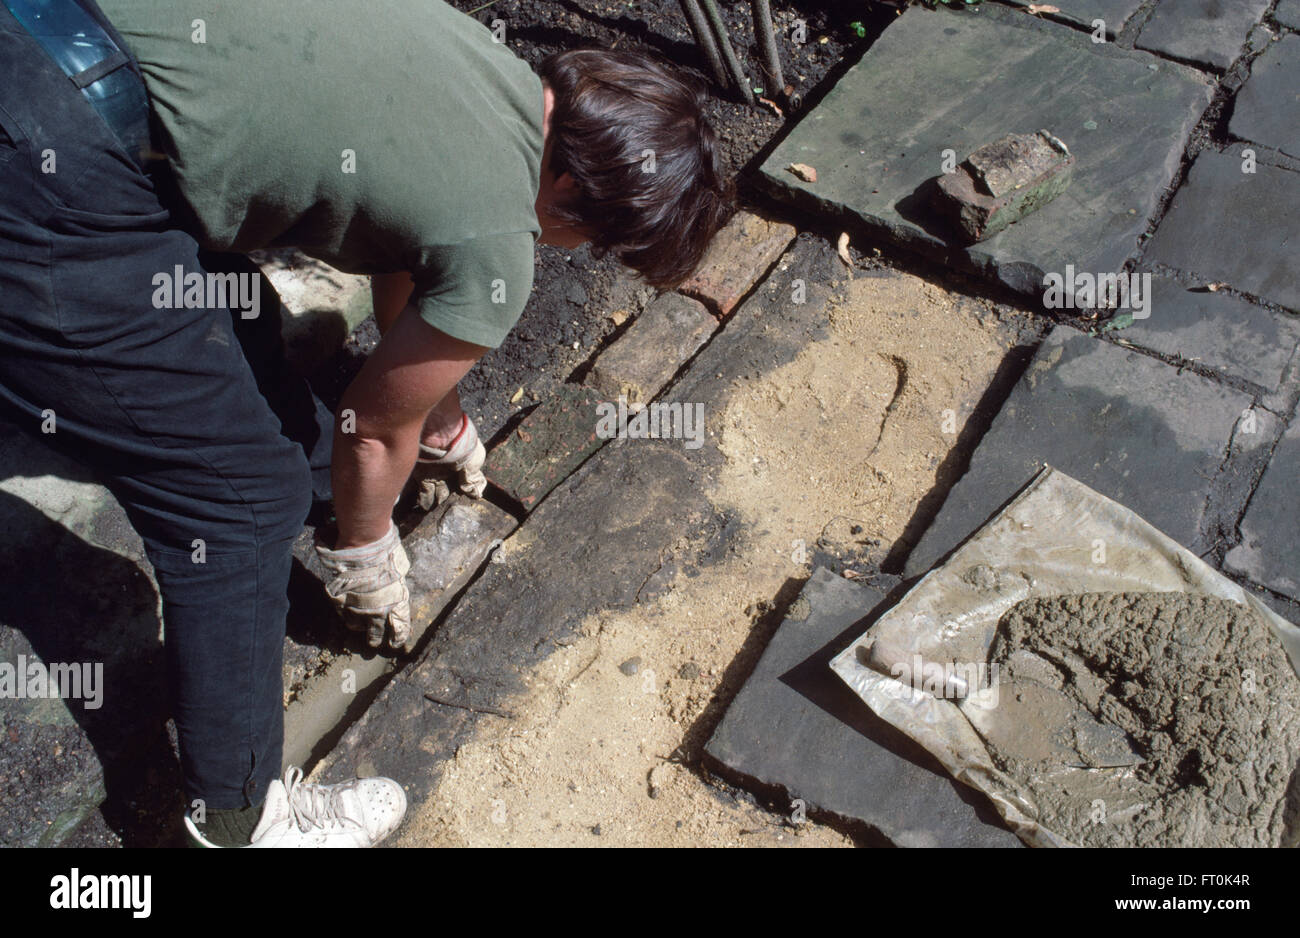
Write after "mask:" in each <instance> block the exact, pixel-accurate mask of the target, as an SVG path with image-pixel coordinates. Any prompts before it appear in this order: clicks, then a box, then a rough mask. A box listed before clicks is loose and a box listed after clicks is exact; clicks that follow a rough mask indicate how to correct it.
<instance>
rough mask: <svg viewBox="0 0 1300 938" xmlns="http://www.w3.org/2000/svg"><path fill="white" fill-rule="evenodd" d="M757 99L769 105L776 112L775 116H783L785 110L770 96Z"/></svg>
mask: <svg viewBox="0 0 1300 938" xmlns="http://www.w3.org/2000/svg"><path fill="white" fill-rule="evenodd" d="M758 100H759V101H760V102H761V103H763V104H766V105H767V106H768V107H770V108H771V109H772V110H773V111H774V112H775V113H776V116H777V117H785V111H783V110H781V108H780V107H779V106H778V105H777V103H776V102H775V101H773V100H772V99H771V98H759V99H758Z"/></svg>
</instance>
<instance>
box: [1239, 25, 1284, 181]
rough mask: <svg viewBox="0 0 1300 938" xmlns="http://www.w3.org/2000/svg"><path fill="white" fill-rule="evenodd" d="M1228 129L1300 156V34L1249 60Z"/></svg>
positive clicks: (1242, 136) (1272, 44)
mask: <svg viewBox="0 0 1300 938" xmlns="http://www.w3.org/2000/svg"><path fill="white" fill-rule="evenodd" d="M1228 132H1229V133H1231V134H1232V135H1233V136H1234V137H1240V138H1241V139H1243V140H1251V141H1254V142H1255V143H1262V144H1264V145H1265V146H1268V147H1273V148H1275V149H1278V150H1281V151H1283V152H1284V153H1288V154H1290V155H1291V156H1300V36H1296V35H1290V36H1283V37H1282V38H1281V39H1279V40H1278V41H1277V42H1273V43H1270V44H1269V47H1268V49H1266V50H1265V51H1264V54H1263V55H1261V56H1260V57H1259V58H1257V59H1256V60H1255V61H1254V62H1253V63H1252V64H1251V67H1250V78H1249V79H1248V80H1247V81H1246V84H1245V86H1244V87H1242V89H1241V90H1240V91H1239V92H1237V100H1236V103H1235V104H1234V105H1233V111H1232V120H1231V121H1229V123H1228Z"/></svg>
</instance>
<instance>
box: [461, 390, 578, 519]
mask: <svg viewBox="0 0 1300 938" xmlns="http://www.w3.org/2000/svg"><path fill="white" fill-rule="evenodd" d="M598 403H600V395H599V394H597V393H596V391H595V390H593V389H592V388H588V387H584V386H582V385H578V384H565V385H561V386H560V387H559V388H558V389H557V390H556V392H555V395H554V396H553V397H551V398H549V399H547V400H545V401H543V402H542V404H541V405H540V406H538V407H537V409H536V410H534V411H533V412H532V413H531V414H529V415H528V416H527V417H525V418H524V421H523V422H522V423H521V424H520V425H519V426H518V427H516V428H515V429H514V431H513V432H512V433H511V434H510V436H508V437H507V438H506V439H505V440H504V441H502V442H501V443H499V444H497V446H495V447H493V449H492V452H490V453H489V454H488V458H487V465H486V466H485V467H484V472H485V473H486V474H487V477H488V479H489V480H490V481H491V482H492V483H493V484H495V485H497V486H498V487H500V488H501V489H502V490H503V491H505V493H506V494H507V495H509V496H510V497H511V498H513V499H515V500H516V501H517V502H519V504H521V505H522V506H523V507H524V508H525V509H526V510H529V511H531V510H532V509H533V508H534V507H535V506H536V505H537V503H538V502H539V501H541V500H542V499H543V498H545V497H546V494H547V493H548V492H550V490H551V489H553V488H555V486H557V485H558V484H559V483H560V482H562V481H564V479H565V477H566V476H568V475H569V473H571V472H573V470H574V469H577V468H578V466H580V465H582V463H583V460H585V459H586V458H587V457H588V456H590V455H591V454H592V453H594V452H595V451H596V450H597V449H599V448H600V444H601V442H602V441H601V440H600V438H598V437H597V436H596V405H597V404H598Z"/></svg>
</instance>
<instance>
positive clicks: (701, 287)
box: [679, 212, 795, 316]
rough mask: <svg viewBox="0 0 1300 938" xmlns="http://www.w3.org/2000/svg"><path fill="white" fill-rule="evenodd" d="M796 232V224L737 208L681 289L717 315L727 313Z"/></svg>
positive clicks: (764, 271)
mask: <svg viewBox="0 0 1300 938" xmlns="http://www.w3.org/2000/svg"><path fill="white" fill-rule="evenodd" d="M794 236H795V229H794V226H793V225H786V224H783V223H781V222H774V221H768V220H767V219H766V218H760V217H758V216H757V215H754V214H752V213H750V212H737V213H736V216H735V217H734V218H733V219H731V221H729V222H728V223H727V225H726V226H725V227H724V228H723V229H722V230H721V231H719V232H718V235H717V237H715V238H714V239H713V244H711V245H710V246H709V250H708V253H706V254H705V255H704V260H703V261H702V262H701V263H700V266H699V269H698V270H696V272H695V275H694V276H692V277H691V279H689V280H687V281H686V282H685V283H683V284H682V285H681V287H680V288H679V289H680V290H681V292H682V293H685V294H686V295H687V296H690V297H694V298H695V299H697V300H699V301H700V302H702V303H703V304H704V305H705V306H707V307H708V308H709V310H710V311H711V312H713V313H714V315H717V316H726V315H727V314H728V313H730V312H731V311H732V310H733V309H735V308H736V304H737V303H739V302H740V299H741V297H743V296H744V295H745V294H746V293H748V292H749V290H750V288H751V287H752V286H753V285H754V284H755V283H757V282H758V280H759V278H760V277H762V276H763V274H765V273H766V272H767V269H768V268H769V267H771V266H772V264H774V263H775V262H776V259H777V258H778V257H780V256H781V252H783V251H784V250H785V249H786V246H787V245H789V243H790V242H791V241H793V240H794Z"/></svg>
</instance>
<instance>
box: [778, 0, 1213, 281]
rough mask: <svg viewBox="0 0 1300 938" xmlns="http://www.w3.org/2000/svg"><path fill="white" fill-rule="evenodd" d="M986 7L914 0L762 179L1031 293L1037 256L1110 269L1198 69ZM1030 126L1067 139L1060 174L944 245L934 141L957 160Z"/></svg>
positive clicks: (1165, 156) (1191, 104)
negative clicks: (808, 176) (1010, 210)
mask: <svg viewBox="0 0 1300 938" xmlns="http://www.w3.org/2000/svg"><path fill="white" fill-rule="evenodd" d="M981 11H982V12H981V13H980V14H978V15H969V14H965V15H963V14H958V13H953V12H951V11H947V10H943V9H940V10H934V11H931V10H927V9H925V8H923V7H912V8H909V9H908V11H907V12H906V13H905V14H903V15H902V16H901V17H899V18H898V20H897V21H896V22H894V23H893V24H891V25H890V26H889V27H888V28H887V29H886V30H885V32H884V33H883V34H882V35H881V37H880V38H879V39H878V40H877V41H876V43H875V45H874V46H872V47H871V48H870V49H869V50H868V51H867V53H866V54H865V55H864V57H863V59H862V61H861V62H859V63H858V64H857V65H855V66H854V67H853V68H851V69H850V70H849V71H848V72H847V73H846V74H845V75H844V76H843V77H842V78H841V79H840V81H839V82H838V83H837V84H836V86H835V87H834V88H833V89H832V90H831V92H830V93H829V94H828V95H827V97H826V98H825V99H824V100H823V101H822V102H821V104H819V105H818V106H817V107H816V108H815V109H813V110H812V112H811V113H809V114H808V115H807V116H805V117H804V119H803V120H802V121H801V123H800V124H799V125H798V126H797V127H796V128H795V129H794V131H793V132H792V133H791V134H790V136H789V137H788V138H787V139H786V140H785V141H783V142H782V143H781V144H780V145H779V146H778V147H777V148H776V150H775V151H774V152H773V153H772V155H771V156H770V157H769V158H768V160H767V161H766V162H765V163H764V165H763V168H762V176H763V179H764V181H765V185H767V186H768V188H770V189H771V190H773V191H774V193H775V194H776V195H778V196H779V197H784V198H787V199H789V200H791V201H793V202H795V203H796V204H799V205H801V206H803V207H805V208H809V209H812V210H814V211H817V210H820V211H827V212H831V213H835V214H842V213H844V212H849V213H851V214H852V215H854V216H857V217H858V218H860V219H862V221H863V222H865V223H866V225H867V226H868V227H869V228H871V229H872V230H874V231H876V232H879V233H881V234H882V235H884V236H886V237H889V238H891V239H893V240H894V241H896V242H897V243H899V244H901V245H903V246H906V247H909V248H911V249H914V250H918V251H921V252H927V253H931V254H933V255H936V256H938V257H940V258H943V259H945V260H947V261H949V262H953V263H958V264H962V265H964V266H968V267H972V268H974V269H976V270H979V271H982V272H984V273H986V274H987V275H989V276H992V277H994V278H996V279H999V280H1001V281H1003V282H1004V283H1007V284H1008V285H1010V286H1011V287H1012V288H1013V289H1016V290H1020V291H1022V292H1025V293H1030V294H1036V295H1037V294H1041V291H1042V283H1043V274H1044V272H1048V271H1054V272H1061V271H1064V269H1065V266H1066V265H1067V264H1073V265H1075V268H1076V269H1078V270H1088V271H1092V272H1098V273H1100V272H1110V271H1115V270H1118V269H1119V268H1120V267H1121V266H1122V265H1123V264H1124V262H1125V260H1126V259H1127V258H1128V257H1129V256H1130V255H1132V254H1133V253H1134V251H1135V249H1136V245H1137V239H1138V237H1139V235H1140V234H1141V233H1142V232H1143V231H1144V229H1145V227H1146V223H1147V219H1148V218H1149V217H1150V215H1151V214H1152V212H1153V211H1154V209H1155V207H1156V205H1157V202H1158V200H1159V198H1160V197H1161V195H1162V193H1163V192H1164V190H1165V189H1166V187H1167V185H1168V183H1169V181H1170V180H1171V179H1172V178H1173V176H1174V173H1175V172H1176V171H1177V168H1178V166H1179V161H1180V158H1181V154H1182V152H1183V149H1184V143H1185V140H1186V139H1187V136H1188V134H1189V132H1190V130H1191V128H1192V127H1193V126H1194V124H1195V122H1196V120H1197V119H1198V118H1199V116H1200V114H1201V113H1202V112H1203V111H1204V109H1205V106H1206V105H1207V103H1208V102H1209V99H1210V87H1209V85H1208V83H1207V80H1206V78H1205V77H1204V76H1202V75H1199V74H1197V73H1195V72H1194V71H1192V70H1191V69H1187V68H1184V67H1182V66H1178V65H1175V64H1173V63H1169V62H1166V61H1162V60H1159V59H1156V58H1154V57H1152V56H1149V55H1147V54H1145V53H1140V52H1138V53H1135V52H1132V51H1124V50H1119V49H1116V48H1115V47H1114V45H1113V44H1112V43H1102V44H1094V43H1093V42H1092V41H1091V38H1090V37H1089V36H1088V35H1087V34H1086V33H1083V32H1080V31H1078V30H1075V29H1072V28H1070V27H1068V26H1065V25H1062V24H1060V23H1050V22H1043V21H1041V20H1039V19H1038V18H1036V17H1032V16H1026V15H1025V14H1024V13H1022V12H1017V11H1015V10H1012V9H1008V8H999V7H993V6H989V5H988V4H985V5H983V6H982V7H981ZM994 66H996V67H994ZM1040 129H1047V130H1049V131H1051V132H1052V133H1054V134H1056V135H1057V136H1058V137H1060V138H1061V139H1062V140H1063V141H1064V142H1065V143H1066V145H1067V146H1068V147H1069V148H1070V150H1071V152H1072V153H1073V154H1074V155H1075V157H1076V159H1077V161H1078V162H1077V164H1076V166H1075V168H1074V179H1073V182H1072V183H1071V185H1070V188H1069V189H1068V190H1066V191H1065V192H1064V193H1063V194H1062V195H1061V196H1059V197H1058V198H1057V199H1056V200H1054V201H1053V202H1051V203H1050V204H1048V205H1046V206H1045V207H1043V208H1042V209H1040V210H1039V211H1038V212H1035V213H1034V214H1032V215H1030V216H1029V217H1027V218H1025V219H1024V220H1022V221H1020V222H1017V223H1016V224H1014V225H1012V226H1011V227H1010V228H1008V229H1006V230H1005V231H1002V232H1001V233H999V234H997V235H995V236H994V237H993V238H990V239H989V240H987V241H983V242H980V243H979V244H976V245H974V246H972V247H969V248H965V249H957V248H950V247H948V239H950V238H951V236H952V235H951V231H950V230H949V229H947V228H946V227H945V225H944V224H943V222H942V221H940V220H939V217H938V216H937V215H936V213H935V212H934V211H933V209H931V208H930V198H931V196H932V193H933V190H934V189H935V188H937V184H936V180H937V178H938V176H939V174H940V173H941V171H942V168H943V166H942V159H943V156H942V155H943V153H944V151H945V150H952V151H953V154H954V156H955V159H956V160H958V161H960V160H962V159H964V158H965V156H966V155H967V154H969V153H970V152H971V151H973V150H975V149H976V148H978V147H980V146H982V145H983V144H985V143H989V142H990V141H993V140H996V139H998V138H1000V137H1002V136H1004V135H1006V134H1008V133H1033V132H1035V131H1037V130H1040ZM791 163H808V164H811V165H812V166H814V167H815V168H816V169H817V172H818V181H817V182H815V183H809V182H803V181H801V180H799V179H797V178H796V177H795V176H793V175H792V174H791V173H789V172H787V171H786V167H787V166H789V165H790V164H791Z"/></svg>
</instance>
